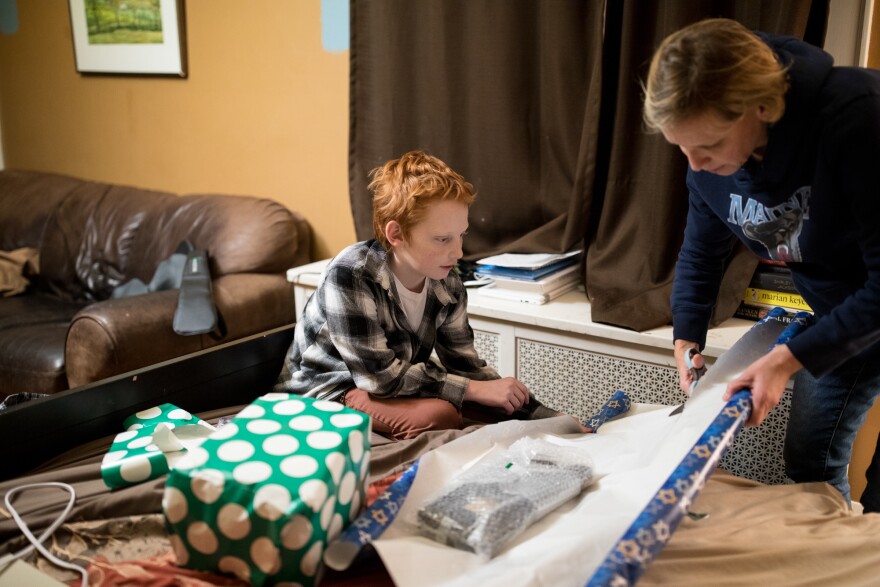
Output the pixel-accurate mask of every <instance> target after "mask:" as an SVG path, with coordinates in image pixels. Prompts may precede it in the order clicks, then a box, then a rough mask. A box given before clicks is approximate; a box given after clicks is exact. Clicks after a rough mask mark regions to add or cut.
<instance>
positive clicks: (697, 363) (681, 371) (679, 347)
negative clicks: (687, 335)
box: [674, 339, 706, 396]
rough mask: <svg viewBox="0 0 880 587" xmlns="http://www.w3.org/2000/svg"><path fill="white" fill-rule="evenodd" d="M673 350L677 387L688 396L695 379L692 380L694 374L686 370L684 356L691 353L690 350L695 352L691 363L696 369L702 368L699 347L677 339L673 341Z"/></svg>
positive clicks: (702, 363) (688, 341) (693, 343)
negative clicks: (676, 371) (676, 369)
mask: <svg viewBox="0 0 880 587" xmlns="http://www.w3.org/2000/svg"><path fill="white" fill-rule="evenodd" d="M674 348H675V366H676V367H677V368H678V385H679V387H681V390H682V391H683V392H685V393H686V394H688V396H690V394H691V388H692V387H693V385H694V383H695V382H696V379H694V372H693V371H691V369H689V368H688V365H687V361H686V359H685V356H686V355H687V354H688V353H689V352H690V351H691V349H694V350H695V351H696V353H695V354H693V355H692V356H691V363H692V364H693V366H694V368H696V369H701V368H703V367H704V366H705V364H706V362H705V361H704V360H703V355H701V354H700V345H698V344H697V343H695V342H692V341H690V340H681V339H678V340H676V341H675V346H674Z"/></svg>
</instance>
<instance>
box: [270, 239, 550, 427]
mask: <svg viewBox="0 0 880 587" xmlns="http://www.w3.org/2000/svg"><path fill="white" fill-rule="evenodd" d="M425 287H427V288H428V295H427V300H426V301H425V313H424V316H423V317H422V322H421V324H420V325H419V328H418V330H417V331H415V332H413V330H412V328H411V327H410V325H409V322H408V321H407V319H406V315H405V314H404V312H403V308H402V306H401V304H400V299H399V297H398V294H397V289H396V287H395V285H394V280H393V278H392V273H391V269H390V267H389V266H388V262H387V256H386V253H385V250H384V249H383V248H382V245H380V244H379V242H378V241H376V240H370V241H366V242H361V243H357V244H355V245H352V246H350V247H348V248H347V249H345V250H344V251H342V252H341V253H340V254H339V255H338V256H337V257H336V258H335V259H333V260H332V261H331V262H330V265H328V267H327V269H326V270H325V272H324V275H323V276H322V278H321V281H320V283H319V285H318V289H317V290H316V291H315V293H313V294H312V296H311V297H310V298H309V301H308V302H307V303H306V307H305V310H304V312H303V316H302V318H301V319H300V321H299V322H298V323H297V325H296V331H295V334H294V340H293V343H292V344H291V347H290V350H289V351H288V354H287V357H286V358H285V361H284V369H283V370H282V372H281V376H280V378H279V381H278V385H277V386H276V390H278V391H286V392H291V393H297V394H300V395H304V396H307V397H315V398H321V399H330V400H332V399H337V398H338V397H339V396H340V395H341V394H342V393H343V392H345V391H347V390H349V389H351V388H353V387H359V388H360V389H363V390H365V391H367V392H369V393H371V394H373V395H374V396H375V397H379V398H395V397H396V398H401V397H437V398H442V399H445V400H447V401H449V402H451V403H452V404H453V405H454V406H456V408H458V409H461V403H462V398H463V397H464V393H465V390H466V389H467V386H468V383H469V381H470V380H471V379H476V380H482V381H486V380H490V379H499V378H500V376H499V375H498V373H497V372H496V371H495V370H494V369H492V368H491V367H488V366H487V365H486V362H485V361H483V360H482V359H480V357H479V356H478V355H477V352H476V350H475V349H474V335H473V331H472V330H471V327H470V324H469V323H468V318H467V292H466V291H465V289H464V286H463V285H462V283H461V279H460V278H459V277H458V275H457V274H456V273H455V272H450V273H449V275H448V276H447V277H446V279H444V280H443V281H436V280H432V279H428V280H427V283H426V284H425ZM435 349H436V351H437V357H438V358H439V359H440V363H441V364H440V365H437V364H436V362H434V361H432V360H431V353H432V351H433V350H435ZM531 402H534V403H535V404H538V402H537V401H536V400H531ZM531 402H530V403H531ZM530 407H532V408H535V407H537V405H533V406H530ZM530 411H531V410H530ZM532 417H534V416H532Z"/></svg>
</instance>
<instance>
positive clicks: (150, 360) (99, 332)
mask: <svg viewBox="0 0 880 587" xmlns="http://www.w3.org/2000/svg"><path fill="white" fill-rule="evenodd" d="M213 290H214V302H215V304H216V305H217V309H218V311H219V312H220V314H221V315H222V316H223V319H224V321H225V323H226V328H227V334H226V336H225V337H224V338H223V339H222V340H216V339H214V338H212V337H211V336H210V335H208V334H202V335H193V336H181V335H179V334H177V333H175V332H174V330H173V329H172V326H171V324H172V321H173V319H174V311H175V309H176V308H177V297H178V290H168V291H159V292H154V293H149V294H144V295H140V296H132V297H128V298H119V299H111V300H106V301H103V302H97V303H94V304H91V305H89V306H86V307H85V308H83V309H82V310H81V311H80V312H79V313H77V315H76V316H74V318H73V321H72V322H71V324H70V328H69V330H68V333H67V343H66V348H65V367H66V371H67V381H68V384H69V385H70V387H78V386H80V385H85V384H87V383H91V382H93V381H97V380H100V379H104V378H106V377H111V376H113V375H118V374H120V373H126V372H128V371H132V370H134V369H140V368H142V367H146V366H147V365H152V364H154V363H159V362H161V361H167V360H169V359H173V358H175V357H179V356H181V355H186V354H189V353H194V352H197V351H200V350H202V349H206V348H210V347H212V346H216V345H218V344H221V343H224V342H228V341H230V340H235V339H237V338H242V337H245V336H249V335H251V334H256V333H258V332H263V331H265V330H270V329H272V328H275V327H278V326H283V325H285V324H290V323H291V322H293V321H294V319H295V316H296V313H295V310H294V298H293V291H292V285H291V284H289V283H288V282H287V280H286V279H285V277H284V276H283V275H277V274H261V273H235V274H232V275H223V276H221V277H218V278H217V279H215V280H214V281H213Z"/></svg>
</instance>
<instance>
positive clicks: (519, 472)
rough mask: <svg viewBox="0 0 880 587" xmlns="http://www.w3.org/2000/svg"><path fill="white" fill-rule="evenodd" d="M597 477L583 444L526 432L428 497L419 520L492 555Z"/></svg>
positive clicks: (448, 539)
mask: <svg viewBox="0 0 880 587" xmlns="http://www.w3.org/2000/svg"><path fill="white" fill-rule="evenodd" d="M592 480H593V462H592V460H591V459H590V457H589V456H588V455H587V454H586V453H585V452H584V451H583V450H582V449H578V448H574V447H566V446H558V445H555V444H552V443H550V442H547V441H544V440H538V439H534V438H524V439H521V440H518V441H517V442H515V443H514V444H512V445H511V446H510V447H509V448H508V449H507V450H506V451H504V452H501V453H497V454H493V455H489V456H488V457H486V458H484V459H483V460H481V461H479V462H478V463H476V464H475V465H474V466H473V467H471V468H470V469H468V470H467V471H465V472H463V473H462V474H460V475H458V476H456V477H455V478H454V479H453V481H452V483H451V484H450V485H449V486H448V487H446V488H444V489H443V491H441V492H440V493H439V494H437V495H434V496H432V497H431V498H429V500H428V501H427V503H425V504H424V505H423V506H422V507H421V508H419V510H418V513H417V518H418V521H417V526H418V529H419V532H420V533H421V534H423V535H425V536H427V537H429V538H431V539H433V540H435V541H437V542H441V543H443V544H447V545H449V546H453V547H455V548H460V549H462V550H469V551H471V552H475V553H477V554H478V555H481V556H485V557H489V558H491V557H493V556H495V555H496V554H498V552H499V551H500V550H501V549H502V548H503V547H504V545H505V544H507V543H508V542H509V541H510V540H511V539H512V538H514V537H515V536H517V535H518V534H519V533H520V532H522V531H523V530H525V529H526V528H527V527H528V526H529V525H531V524H532V523H533V522H535V521H536V520H539V519H540V518H542V517H544V516H545V515H546V514H547V513H549V512H550V511H552V510H553V509H555V508H557V507H558V506H560V505H561V504H563V503H565V502H566V501H568V500H569V499H571V498H572V497H574V496H576V495H577V494H579V493H580V492H581V491H582V490H583V489H584V488H585V487H587V486H588V485H589V484H590V483H591V482H592Z"/></svg>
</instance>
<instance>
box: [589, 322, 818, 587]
mask: <svg viewBox="0 0 880 587" xmlns="http://www.w3.org/2000/svg"><path fill="white" fill-rule="evenodd" d="M771 320H783V321H785V322H789V325H788V326H787V327H786V329H785V330H784V331H783V332H782V333H781V334H780V335H779V337H778V338H777V339H776V342H775V343H774V346H775V345H778V344H785V343H786V342H788V341H789V340H791V338H792V337H794V336H795V335H797V334H798V333H799V332H801V331H802V330H803V329H804V328H806V327H807V326H809V324H810V321H811V320H812V315H811V314H809V313H808V312H798V313H797V314H794V315H791V314H789V313H787V312H786V311H785V310H784V309H782V308H774V309H773V310H771V311H770V312H768V314H767V316H765V317H764V318H763V319H762V320H761V321H760V322H758V324H756V325H755V326H754V327H753V328H759V327H760V325H761V324H763V323H765V322H769V321H771ZM768 350H769V349H768ZM751 411H752V400H751V392H750V391H749V390H742V391H740V392H738V393H736V394H734V395H733V397H731V398H730V400H729V401H728V402H727V404H726V405H725V406H724V408H723V409H722V410H721V412H720V413H719V414H718V416H717V417H716V418H715V420H714V421H713V422H712V423H711V424H710V425H709V427H708V428H707V429H706V431H705V432H704V433H703V434H702V436H701V437H700V438H699V440H698V441H697V442H696V443H695V444H694V447H693V448H692V449H691V451H690V452H689V453H688V454H687V456H685V458H684V459H682V461H681V463H679V465H678V466H677V467H676V468H675V470H674V471H673V472H672V474H671V475H670V476H669V477H668V478H667V480H666V481H665V483H664V484H663V486H662V487H661V488H660V490H658V491H657V493H656V494H655V495H654V497H653V499H652V500H651V501H650V503H648V505H647V506H646V507H645V509H644V510H642V512H641V513H640V514H639V516H638V517H637V518H636V520H635V521H634V522H633V524H632V525H631V526H630V527H629V529H628V530H627V531H626V532H625V533H624V535H623V536H622V537H621V538H620V540H618V542H617V544H616V545H615V546H614V548H613V549H612V550H611V552H610V553H609V554H608V556H607V558H606V559H605V561H604V562H603V563H602V564H601V565H600V566H599V568H598V569H597V570H596V572H595V573H594V574H593V576H592V577H591V578H590V580H589V582H588V583H587V585H588V587H598V586H603V585H608V586H612V587H620V586H624V585H634V584H635V583H636V581H638V579H639V577H641V576H642V574H643V573H644V572H645V570H646V569H647V567H648V565H649V564H650V563H651V561H653V560H654V558H655V557H656V556H657V555H658V554H659V553H660V551H661V550H663V547H664V546H666V543H667V542H668V541H669V539H670V538H671V536H672V533H673V532H674V531H675V530H676V528H678V525H679V523H681V520H682V518H683V517H684V515H685V514H687V511H688V507H690V504H691V503H693V501H694V499H696V497H697V496H698V495H699V494H700V491H701V490H702V489H703V486H704V485H705V483H706V479H708V477H709V475H710V474H711V472H712V471H713V470H714V469H715V467H716V466H717V465H718V463H719V461H720V460H721V459H722V458H723V457H724V454H725V453H726V452H727V451H728V450H729V449H730V445H731V444H732V443H733V440H734V438H735V437H736V435H737V434H738V433H739V431H740V430H741V429H742V427H743V425H744V424H745V422H746V421H747V420H748V418H749V416H750V415H751Z"/></svg>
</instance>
